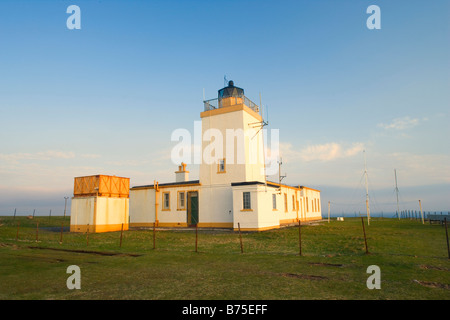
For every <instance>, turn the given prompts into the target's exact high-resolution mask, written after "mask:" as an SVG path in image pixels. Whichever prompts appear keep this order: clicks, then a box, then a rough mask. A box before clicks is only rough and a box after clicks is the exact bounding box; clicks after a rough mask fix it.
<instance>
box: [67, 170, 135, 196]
mask: <svg viewBox="0 0 450 320" xmlns="http://www.w3.org/2000/svg"><path fill="white" fill-rule="evenodd" d="M129 195H130V178H123V177H116V176H107V175H95V176H86V177H76V178H75V181H74V188H73V196H74V197H89V196H99V197H113V198H129Z"/></svg>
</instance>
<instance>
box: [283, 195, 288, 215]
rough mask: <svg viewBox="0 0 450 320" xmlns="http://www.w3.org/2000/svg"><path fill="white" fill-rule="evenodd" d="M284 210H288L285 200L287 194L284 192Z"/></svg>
mask: <svg viewBox="0 0 450 320" xmlns="http://www.w3.org/2000/svg"><path fill="white" fill-rule="evenodd" d="M284 211H286V212H287V211H288V201H287V194H286V193H285V194H284Z"/></svg>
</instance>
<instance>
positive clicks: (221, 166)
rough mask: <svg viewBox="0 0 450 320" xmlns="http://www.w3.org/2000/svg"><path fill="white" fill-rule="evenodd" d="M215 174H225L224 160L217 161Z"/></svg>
mask: <svg viewBox="0 0 450 320" xmlns="http://www.w3.org/2000/svg"><path fill="white" fill-rule="evenodd" d="M217 172H219V173H224V172H225V159H219V165H218V168H217Z"/></svg>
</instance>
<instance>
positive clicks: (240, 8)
mask: <svg viewBox="0 0 450 320" xmlns="http://www.w3.org/2000/svg"><path fill="white" fill-rule="evenodd" d="M70 5H77V6H78V7H79V8H80V10H81V14H80V25H81V29H72V30H71V29H69V28H68V27H67V24H66V22H67V20H68V18H69V17H70V16H71V13H67V12H66V11H67V8H68V7H69V6H70ZM370 5H377V6H379V8H380V13H381V15H380V21H381V29H369V28H368V27H367V24H366V22H367V19H368V18H369V17H370V16H371V14H370V13H367V12H366V10H367V8H368V7H369V6H370ZM449 18H450V2H448V1H447V0H442V1H440V0H435V1H400V0H399V1H381V0H371V1H365V0H358V1H356V0H348V1H345V0H342V1H335V0H334V1H325V0H317V1H299V0H296V1H264V0H259V1H256V0H252V1H234V0H229V1H206V0H205V1H203V0H191V1H170V0H169V1H167V0H165V1H163V0H154V1H92V0H91V1H76V0H72V1H56V0H54V1H20V0H15V1H8V0H6V1H1V2H0V215H7V214H8V215H9V214H12V213H13V212H14V209H15V208H16V209H17V212H18V214H22V215H25V214H31V212H32V210H33V209H36V210H37V211H38V214H43V215H45V214H48V212H49V210H52V212H53V213H52V214H54V215H57V214H62V212H63V210H64V197H65V196H69V197H70V196H72V195H73V179H74V177H78V176H85V175H95V174H107V175H117V176H124V177H129V178H130V179H131V185H132V186H136V185H143V184H152V183H153V181H154V180H158V181H160V182H161V183H163V182H172V181H173V180H174V179H175V175H174V171H176V169H177V165H178V164H175V163H172V161H171V158H170V152H171V149H172V148H173V147H174V145H175V143H174V142H173V141H171V134H172V132H173V131H174V130H176V129H178V128H186V129H188V130H190V131H193V128H194V121H199V120H200V112H201V111H203V103H202V100H203V95H205V97H206V99H212V98H216V97H217V90H219V89H221V88H222V87H223V86H224V77H225V78H226V79H228V80H233V81H234V83H235V85H236V86H238V87H241V88H244V90H245V95H246V96H247V97H249V98H250V99H251V100H253V101H255V102H256V103H259V96H260V95H261V101H262V105H263V106H264V109H265V112H266V115H265V118H266V120H267V121H268V122H269V124H268V126H267V129H268V130H270V129H278V130H279V138H280V153H281V155H282V159H283V166H282V172H281V173H282V174H283V175H286V178H284V179H283V183H286V184H290V185H304V186H309V187H312V188H316V189H319V190H321V201H322V209H323V213H324V212H325V211H326V209H325V208H326V206H327V203H328V201H330V202H331V207H332V213H336V214H340V213H341V212H346V213H353V212H357V211H360V210H361V211H362V210H365V202H364V201H365V181H364V176H363V174H364V155H365V158H366V167H367V174H368V187H369V194H370V201H371V202H370V203H371V206H372V208H373V209H372V210H373V211H384V212H393V211H395V210H396V204H395V202H396V200H395V181H394V169H395V170H396V171H397V178H398V188H399V195H400V202H401V204H400V207H401V210H403V209H410V210H419V206H418V200H419V199H420V200H421V201H422V205H423V209H424V210H425V211H449V210H450V142H449V137H450V128H449V126H448V123H449V120H450V115H449V110H450V108H449V106H450V91H449V88H450V86H449V85H450V58H449V57H450V41H449V40H450V25H449V23H448V21H449ZM363 151H365V152H363ZM188 170H190V172H191V173H190V175H191V176H190V178H191V179H196V178H198V166H195V165H193V166H190V167H189V168H188ZM269 178H270V179H271V180H275V181H276V180H277V179H278V177H277V176H274V177H269ZM69 206H70V203H69Z"/></svg>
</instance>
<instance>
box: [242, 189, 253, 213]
mask: <svg viewBox="0 0 450 320" xmlns="http://www.w3.org/2000/svg"><path fill="white" fill-rule="evenodd" d="M243 198H244V210H249V209H251V208H252V204H251V201H250V192H244V196H243Z"/></svg>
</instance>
